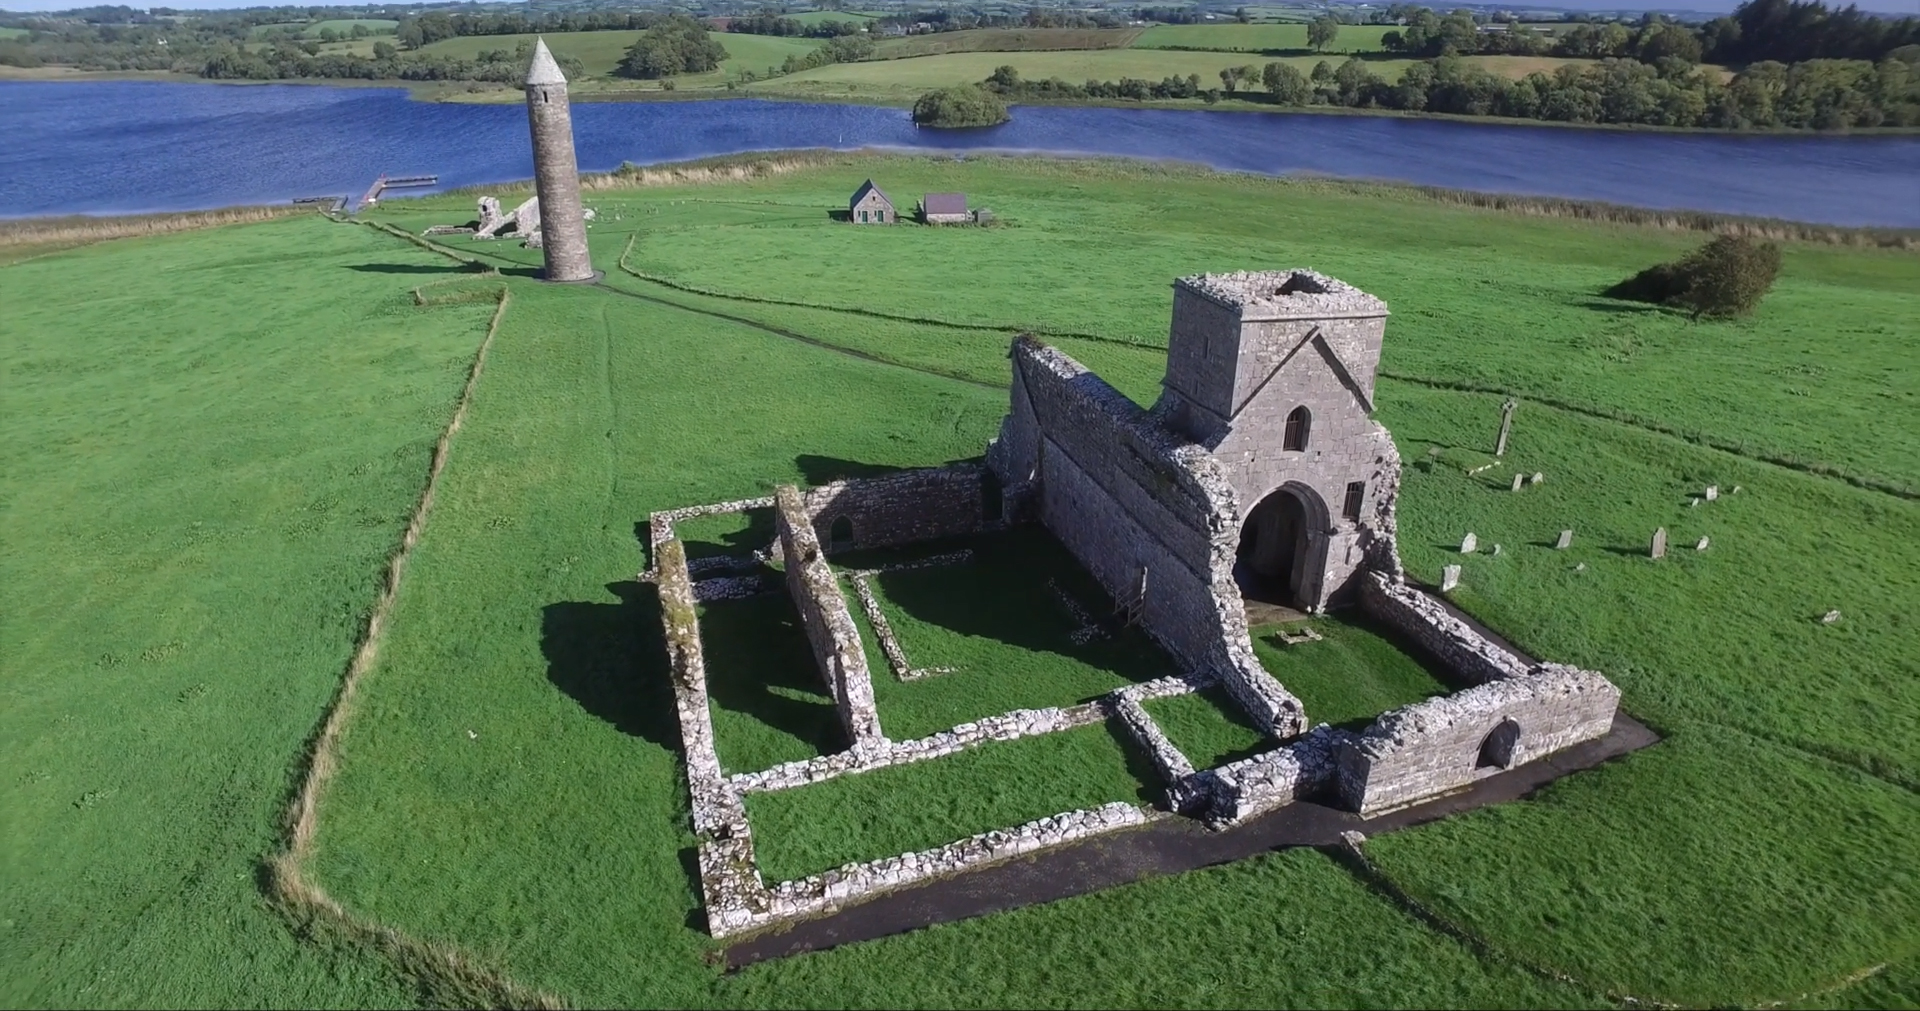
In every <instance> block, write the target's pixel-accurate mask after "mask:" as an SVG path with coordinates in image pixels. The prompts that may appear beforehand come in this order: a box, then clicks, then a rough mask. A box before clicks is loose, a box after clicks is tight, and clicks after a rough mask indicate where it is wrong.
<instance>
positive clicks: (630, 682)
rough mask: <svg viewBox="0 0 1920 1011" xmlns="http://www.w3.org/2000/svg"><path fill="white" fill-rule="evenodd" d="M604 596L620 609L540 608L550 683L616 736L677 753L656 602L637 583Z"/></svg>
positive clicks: (614, 587)
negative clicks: (613, 598) (616, 599)
mask: <svg viewBox="0 0 1920 1011" xmlns="http://www.w3.org/2000/svg"><path fill="white" fill-rule="evenodd" d="M607 590H608V591H609V592H611V593H613V595H614V596H616V597H619V598H620V602H619V603H617V604H600V603H588V602H583V601H569V602H566V603H559V604H548V605H547V606H546V607H544V608H541V613H540V618H541V621H540V652H541V653H543V654H544V655H545V656H546V658H547V680H548V681H550V682H552V683H553V686H554V687H555V688H558V689H560V690H561V691H563V692H565V693H566V694H567V696H568V697H570V698H572V699H573V700H574V701H575V702H578V703H579V704H580V708H582V709H585V710H586V711H587V712H589V713H592V714H593V715H595V716H598V717H599V718H601V719H603V720H605V721H607V722H608V723H611V724H613V726H614V728H615V729H617V730H619V731H620V732H621V733H625V734H632V735H633V736H635V737H639V738H643V739H645V740H648V741H652V742H653V743H655V744H658V745H660V746H662V747H665V748H669V749H672V750H674V751H678V750H680V731H679V728H678V727H677V726H676V725H675V716H674V706H673V692H672V690H671V688H670V687H669V685H668V681H667V659H666V646H665V645H664V644H663V643H662V642H661V639H660V605H659V602H658V600H657V599H656V598H655V597H654V593H653V590H651V589H650V588H648V587H645V586H643V585H641V584H640V583H638V582H633V581H627V582H619V583H608V584H607Z"/></svg>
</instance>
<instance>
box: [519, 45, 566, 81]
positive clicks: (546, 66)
mask: <svg viewBox="0 0 1920 1011" xmlns="http://www.w3.org/2000/svg"><path fill="white" fill-rule="evenodd" d="M527 83H528V84H530V85H532V84H565V83H567V75H565V74H563V73H561V72H560V64H558V63H555V62H553V53H551V52H549V51H548V50H547V40H546V39H544V38H535V39H534V40H533V63H532V64H531V65H530V66H528V67H527Z"/></svg>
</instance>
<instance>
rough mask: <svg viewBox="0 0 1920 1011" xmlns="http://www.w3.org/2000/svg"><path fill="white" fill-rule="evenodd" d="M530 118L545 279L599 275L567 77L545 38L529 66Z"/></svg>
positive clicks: (535, 47)
mask: <svg viewBox="0 0 1920 1011" xmlns="http://www.w3.org/2000/svg"><path fill="white" fill-rule="evenodd" d="M527 123H528V125H529V126H531V127H532V129H533V183H534V189H535V191H536V192H537V193H538V194H539V196H540V246H541V250H542V251H543V252H544V253H545V254H546V260H547V269H546V273H545V274H543V275H542V279H543V280H547V281H573V282H578V281H594V280H598V279H599V278H600V277H601V274H600V272H599V271H596V270H594V269H593V261H592V259H591V258H590V257H589V254H588V252H587V221H586V215H585V213H584V212H583V211H582V210H581V207H580V167H579V165H578V164H577V163H576V162H575V161H574V159H573V112H572V109H571V107H570V106H569V105H568V102H567V78H566V75H565V74H562V73H561V72H560V65H559V64H557V63H555V62H554V61H553V54H552V53H551V52H548V51H547V40H545V39H537V40H535V42H534V44H533V65H532V66H530V67H528V68H527Z"/></svg>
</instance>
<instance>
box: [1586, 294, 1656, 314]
mask: <svg viewBox="0 0 1920 1011" xmlns="http://www.w3.org/2000/svg"><path fill="white" fill-rule="evenodd" d="M1581 305H1583V306H1584V307H1585V308H1588V309H1592V310H1593V311H1595V312H1610V313H1616V314H1629V315H1635V316H1639V315H1645V314H1648V313H1652V314H1654V315H1661V314H1664V313H1671V312H1674V310H1672V309H1668V308H1665V307H1663V306H1658V305H1648V304H1646V303H1644V302H1627V301H1622V300H1620V299H1617V298H1611V297H1605V296H1603V297H1600V298H1590V299H1588V300H1586V301H1585V302H1583V303H1581Z"/></svg>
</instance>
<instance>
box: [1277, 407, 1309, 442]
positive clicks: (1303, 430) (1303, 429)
mask: <svg viewBox="0 0 1920 1011" xmlns="http://www.w3.org/2000/svg"><path fill="white" fill-rule="evenodd" d="M1312 427H1313V415H1312V414H1311V413H1309V412H1308V411H1307V405H1305V404H1301V405H1300V406H1299V407H1296V408H1294V409H1293V413H1291V414H1288V415H1287V432H1286V436H1285V437H1284V439H1283V440H1282V441H1281V443H1280V448H1281V449H1291V450H1299V451H1305V450H1306V448H1307V430H1308V429H1310V428H1312Z"/></svg>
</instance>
